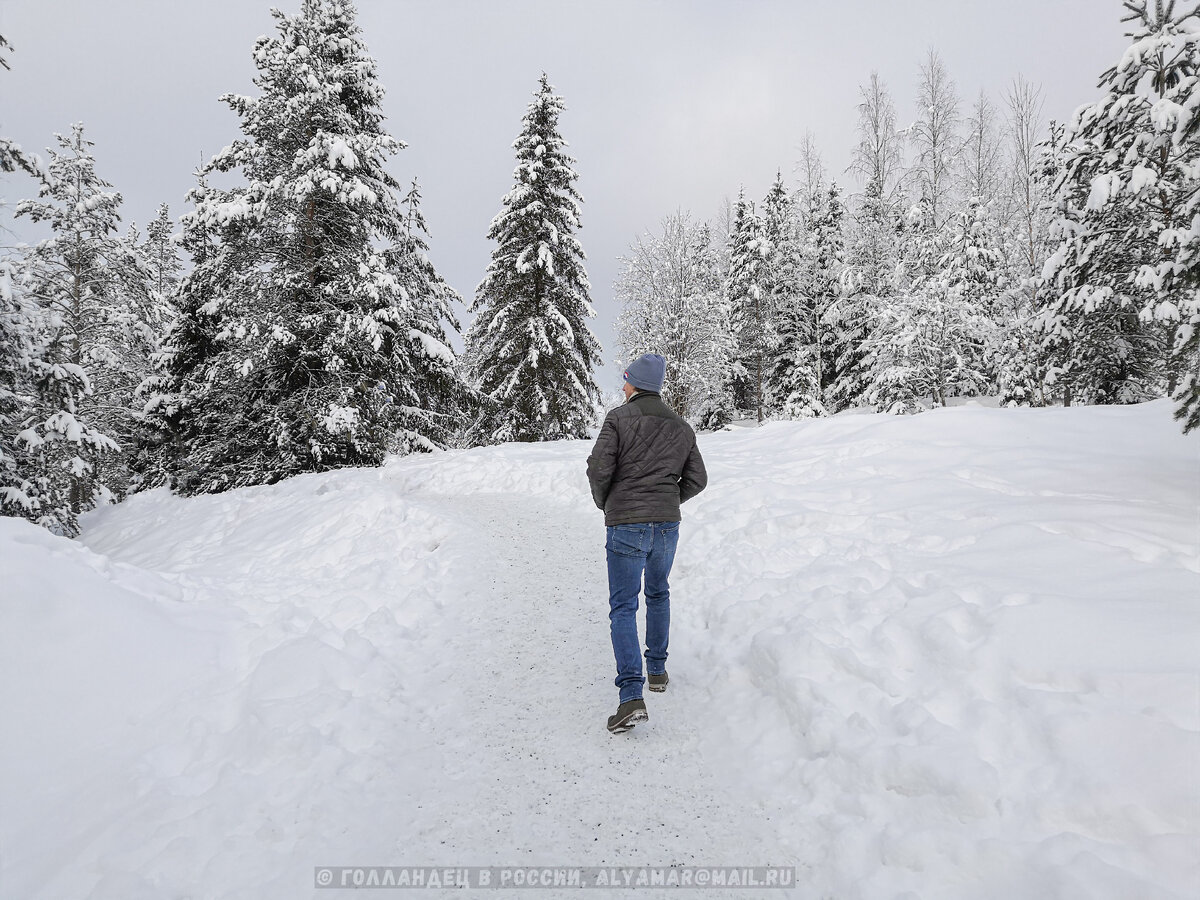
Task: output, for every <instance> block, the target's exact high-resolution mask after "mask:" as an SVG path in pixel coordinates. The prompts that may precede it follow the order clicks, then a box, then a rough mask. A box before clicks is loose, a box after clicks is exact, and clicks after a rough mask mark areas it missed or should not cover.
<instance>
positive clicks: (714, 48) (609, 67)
mask: <svg viewBox="0 0 1200 900" xmlns="http://www.w3.org/2000/svg"><path fill="white" fill-rule="evenodd" d="M299 3H300V0H288V2H285V3H283V4H282V8H283V9H285V10H286V11H289V12H293V11H295V10H296V9H298V8H299ZM268 9H269V2H268V0H264V2H259V0H0V34H4V35H5V37H7V38H8V40H9V42H10V43H11V44H12V45H13V47H14V48H15V49H14V50H13V52H12V53H11V54H10V56H9V62H10V64H11V66H12V71H11V72H7V73H5V72H0V99H2V105H0V134H4V135H6V136H8V137H11V138H13V139H15V140H17V141H18V142H19V143H20V144H21V145H22V146H23V147H25V148H26V149H27V150H34V151H37V152H38V153H41V154H42V155H43V156H44V148H45V147H47V146H49V145H50V144H51V143H52V141H53V138H52V135H53V134H54V133H55V132H60V133H68V132H69V127H70V124H71V123H72V122H75V121H82V122H84V124H85V126H86V132H85V133H86V135H87V136H88V137H89V138H90V139H91V140H93V141H95V143H96V147H95V154H96V158H97V167H98V171H99V173H100V175H101V177H103V178H105V179H106V180H108V181H110V182H112V184H113V185H114V186H115V187H116V189H117V190H119V191H121V193H122V194H123V195H124V198H125V205H124V218H125V221H126V222H129V221H131V220H132V221H136V222H137V223H138V224H139V225H144V224H145V223H146V222H147V221H148V220H149V219H150V218H152V217H153V215H154V211H155V209H156V207H157V206H158V204H159V203H162V202H166V203H169V204H170V206H171V211H172V214H173V215H174V216H178V215H180V214H181V213H182V212H184V211H185V207H184V195H185V194H186V192H187V191H188V190H189V188H190V187H191V186H192V184H193V177H192V173H193V171H194V170H195V168H196V167H197V165H198V164H199V163H200V162H201V161H202V160H206V159H208V158H209V157H210V156H211V155H212V154H214V153H215V152H216V151H218V150H220V149H221V147H223V146H225V145H226V144H228V143H229V142H230V141H231V140H233V139H234V138H235V137H236V136H237V134H238V132H237V119H236V117H235V116H234V115H233V113H232V112H230V111H229V109H228V108H227V107H226V106H225V105H224V104H221V103H219V102H218V101H217V98H218V96H220V95H221V94H222V93H224V92H226V91H232V92H235V93H243V94H252V93H253V92H254V86H253V84H252V82H251V79H252V78H253V76H254V67H253V64H252V62H251V59H250V50H251V47H252V45H253V43H254V40H255V38H256V37H257V36H258V35H260V34H264V33H267V32H270V31H272V28H273V20H272V18H271V16H270V14H269V12H268ZM358 9H359V22H360V24H361V26H362V28H363V31H364V33H365V38H366V42H367V46H368V47H369V49H370V51H371V53H372V54H373V55H374V56H375V57H376V58H377V59H378V60H379V73H380V78H381V80H382V82H383V84H384V85H385V86H386V88H387V89H388V94H387V98H386V100H385V106H384V111H385V113H386V114H387V116H388V126H389V129H390V131H391V133H392V134H393V135H394V136H396V137H398V138H400V139H401V140H403V141H405V142H406V143H407V144H408V145H409V146H408V149H406V150H404V151H402V152H401V153H400V154H399V155H398V156H396V157H395V158H394V160H393V162H392V166H391V168H392V171H393V173H394V174H395V175H396V177H398V178H399V179H400V180H401V181H402V182H407V181H408V180H409V179H411V178H412V177H413V176H416V177H417V178H419V179H420V181H421V183H422V186H423V193H424V198H425V213H426V217H427V219H428V222H429V226H430V230H431V231H432V241H431V255H432V257H433V261H434V263H435V264H436V265H437V266H438V268H439V270H440V271H441V272H442V273H443V274H444V275H445V276H446V278H447V279H448V280H449V282H450V283H451V284H452V285H453V286H454V287H455V288H456V289H458V291H459V292H460V293H462V294H463V296H464V297H466V298H468V299H470V297H471V296H472V295H473V292H474V289H475V286H476V284H477V283H478V282H479V280H480V279H481V278H482V276H483V273H484V270H485V268H486V266H487V263H488V258H489V253H490V251H491V246H490V245H489V243H488V242H487V240H486V239H485V234H486V232H487V228H488V224H489V222H490V221H491V219H492V217H493V216H494V215H495V214H496V212H497V211H498V210H499V207H500V198H501V197H502V196H503V195H504V194H505V193H506V192H507V191H508V189H509V187H510V186H511V183H512V170H513V167H514V164H515V163H514V159H513V155H512V150H511V146H510V145H511V143H512V141H513V139H514V138H515V137H516V135H517V132H518V130H519V126H520V120H521V116H522V114H523V113H524V110H525V106H526V104H527V103H528V102H529V99H530V96H531V94H532V92H533V90H534V88H535V87H536V82H537V79H538V76H539V75H540V73H541V72H542V70H545V71H546V72H547V73H548V74H549V76H550V81H551V83H552V84H553V85H554V86H555V87H556V88H557V90H558V92H559V93H560V94H562V95H563V96H564V97H565V98H566V102H567V107H568V108H567V111H566V112H565V113H564V115H563V117H562V121H561V126H562V131H563V135H564V137H565V138H566V140H567V141H568V143H569V144H570V147H571V152H572V153H573V154H574V156H575V157H576V158H577V160H578V165H577V168H578V171H579V174H580V179H579V188H580V191H581V192H582V194H583V196H584V200H585V203H584V207H583V214H584V218H583V230H582V232H581V233H580V235H579V237H580V239H581V240H582V242H583V245H584V248H585V249H586V251H587V253H588V271H589V274H590V277H591V282H592V289H593V301H594V304H595V306H596V310H597V313H598V316H597V318H596V319H595V320H593V322H592V326H593V330H594V331H595V333H596V335H597V337H598V338H599V339H600V341H601V343H602V344H603V346H604V361H605V362H606V363H608V364H609V365H608V366H607V368H606V369H605V370H604V371H602V372H601V373H599V377H600V382H601V386H602V387H603V388H604V389H605V390H606V391H608V390H610V389H612V388H614V387H615V386H616V385H617V383H618V382H619V377H620V376H619V372H617V371H616V370H615V368H614V366H612V365H611V363H612V361H613V360H614V358H615V357H616V355H617V348H616V346H615V339H614V332H613V323H614V321H615V318H616V314H617V308H616V304H615V302H614V300H613V296H612V285H613V281H614V280H615V278H616V275H617V272H618V269H619V263H618V261H617V257H619V256H620V255H621V254H622V253H624V252H625V250H626V248H627V247H628V246H629V243H630V241H631V240H632V239H633V238H634V237H635V236H636V235H637V234H638V233H640V232H644V231H646V230H653V229H654V228H655V227H656V226H657V224H658V222H659V221H660V220H661V219H662V217H663V216H665V215H667V214H669V213H670V212H672V211H674V210H675V209H676V208H683V209H685V210H691V211H692V212H693V213H694V214H695V215H696V216H697V217H699V218H712V217H714V216H715V214H716V211H717V210H718V208H719V207H720V205H721V203H722V200H723V198H725V197H727V196H734V195H736V193H737V190H738V187H739V185H740V184H745V186H746V189H747V192H748V194H749V195H750V196H751V197H755V198H758V197H761V196H763V195H764V194H765V193H766V190H767V188H768V186H769V185H770V182H771V181H772V179H773V178H774V175H775V172H776V170H777V169H781V170H782V171H783V173H784V175H785V177H786V178H787V179H788V181H789V184H794V179H793V178H792V169H793V166H794V165H795V162H796V157H797V146H798V145H799V143H800V141H801V140H802V138H803V136H804V133H805V132H806V131H811V132H812V133H813V135H814V137H815V139H816V141H817V144H818V146H819V148H820V149H821V152H822V156H823V157H824V160H825V163H826V166H827V168H828V169H829V170H830V172H831V173H832V174H833V175H834V176H835V177H837V178H839V180H841V181H843V182H844V183H845V184H846V185H847V186H848V187H849V188H850V189H851V190H854V189H856V188H857V187H858V186H857V185H856V184H854V182H853V181H850V180H849V176H846V175H844V174H843V173H844V170H845V168H846V166H847V165H848V163H849V156H850V151H851V148H852V146H853V143H854V128H855V123H856V117H857V112H856V109H855V104H856V103H857V102H858V100H859V97H858V89H859V86H860V85H861V84H863V83H865V82H866V81H867V79H868V78H869V77H870V73H871V71H872V70H876V71H878V72H879V74H880V76H881V77H882V78H883V80H884V82H885V83H886V84H887V85H888V87H889V89H890V90H891V93H892V96H893V99H894V100H895V102H896V107H897V111H898V114H899V119H900V122H901V124H907V123H908V122H911V121H912V120H913V119H914V118H915V117H916V111H915V108H914V103H913V99H914V96H915V92H916V83H917V78H918V66H919V65H920V62H921V60H922V59H923V58H924V56H925V54H926V52H927V50H928V48H930V47H934V48H936V49H937V51H938V52H939V53H940V54H941V56H942V58H943V60H944V62H945V64H946V67H947V69H948V71H949V73H950V75H951V77H952V78H953V79H954V81H955V82H956V84H957V88H958V93H959V96H960V97H961V98H963V105H964V107H965V106H966V105H967V104H968V103H969V102H970V100H972V99H973V98H974V97H975V96H976V95H977V94H978V92H979V91H980V89H983V90H986V91H988V92H989V93H990V94H991V95H992V97H993V98H994V99H995V100H997V101H999V99H1000V96H1001V94H1002V92H1003V91H1004V90H1005V88H1006V87H1007V86H1008V85H1009V84H1010V82H1011V81H1012V79H1013V78H1014V76H1016V75H1017V74H1018V73H1020V74H1022V75H1024V76H1025V77H1026V78H1027V79H1028V80H1030V81H1032V82H1034V83H1037V84H1040V85H1041V87H1042V88H1043V91H1044V97H1045V115H1046V118H1058V119H1066V118H1068V117H1069V116H1070V114H1071V113H1072V112H1073V111H1074V109H1075V108H1076V107H1077V106H1079V105H1080V104H1081V103H1084V102H1088V101H1090V100H1092V99H1094V98H1095V97H1096V96H1097V94H1098V92H1097V89H1096V81H1097V79H1098V77H1099V75H1100V73H1101V72H1102V71H1103V70H1104V69H1106V68H1108V67H1109V66H1111V65H1113V64H1114V63H1115V62H1116V61H1117V60H1118V59H1119V58H1120V54H1121V53H1122V51H1123V50H1124V48H1125V46H1126V44H1127V40H1126V39H1125V38H1124V37H1123V31H1124V26H1123V25H1122V24H1121V23H1120V21H1119V20H1120V3H1119V2H1117V0H1003V2H992V0H858V2H853V0H851V2H845V3H834V2H831V0H822V2H808V0H741V2H732V0H731V2H716V0H691V2H685V0H594V2H570V0H359V2H358ZM35 190H36V189H35V188H34V187H33V184H32V181H30V180H29V179H28V178H26V177H25V176H23V175H10V176H7V181H6V182H5V183H4V184H3V185H2V186H0V196H3V197H5V198H6V199H7V200H8V201H13V200H16V199H20V198H22V197H25V196H31V195H32V193H33V192H34V191H35ZM9 219H10V217H8V216H5V220H6V221H5V223H4V224H6V225H9V226H10V227H14V226H12V223H11V221H9ZM28 235H29V232H28V230H27V228H26V227H25V226H23V225H20V224H17V225H16V226H15V240H20V239H24V238H27V237H28ZM13 241H14V237H13V235H11V234H10V235H8V236H6V239H5V241H4V242H5V243H6V244H11V243H12V242H13ZM465 324H466V322H464V325H465Z"/></svg>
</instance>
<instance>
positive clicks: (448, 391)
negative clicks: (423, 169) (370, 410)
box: [389, 179, 479, 444]
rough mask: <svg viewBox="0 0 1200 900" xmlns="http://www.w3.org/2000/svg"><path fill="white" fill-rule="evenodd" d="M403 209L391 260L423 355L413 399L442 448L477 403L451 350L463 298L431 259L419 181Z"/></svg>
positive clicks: (412, 334) (417, 358) (416, 359)
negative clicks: (401, 226)
mask: <svg viewBox="0 0 1200 900" xmlns="http://www.w3.org/2000/svg"><path fill="white" fill-rule="evenodd" d="M402 205H403V207H404V230H403V232H402V233H401V234H400V236H399V238H398V239H397V241H396V244H395V247H394V248H393V249H392V251H391V253H390V255H389V259H390V261H391V266H392V271H393V272H394V273H395V275H396V278H397V279H398V280H399V282H400V285H401V287H403V288H404V292H405V294H406V295H407V297H408V303H409V307H410V309H411V315H412V317H413V318H412V321H411V322H410V323H409V324H410V328H409V336H410V339H411V340H415V341H418V342H420V345H421V346H420V350H421V351H422V352H420V353H416V354H414V356H413V363H414V366H415V367H416V369H417V371H416V373H415V375H416V377H415V383H417V384H419V385H422V386H423V390H424V395H423V398H418V397H413V398H412V401H414V402H420V401H421V399H423V400H424V409H425V411H426V412H427V413H428V415H429V418H428V423H429V424H428V427H429V433H430V436H431V437H432V438H433V439H435V440H436V441H437V442H438V443H439V444H448V443H452V442H454V441H455V435H456V433H458V432H459V431H461V430H462V428H463V426H464V425H465V424H466V422H467V418H468V416H469V415H470V411H471V410H472V409H473V408H477V407H478V405H479V398H478V397H477V396H476V395H474V394H473V393H472V392H471V391H470V390H469V389H468V387H467V385H466V384H465V383H464V381H463V380H462V378H461V377H460V376H459V375H458V373H457V370H456V364H457V359H456V357H455V354H454V351H453V350H452V349H450V335H449V330H450V329H453V330H454V331H455V332H461V331H462V326H461V325H460V324H459V321H458V317H457V316H456V315H455V313H454V304H455V303H461V302H462V298H461V297H460V296H459V294H458V291H456V290H454V288H452V287H450V285H449V284H448V283H447V282H446V279H445V278H443V277H442V275H441V273H439V272H438V271H437V269H436V268H435V267H434V265H433V262H432V261H431V260H430V258H429V226H428V225H427V224H426V222H425V215H424V213H423V212H422V211H421V189H420V186H419V185H418V184H417V181H416V180H415V179H414V180H413V182H412V185H411V187H410V188H409V191H408V193H407V194H406V195H405V197H404V200H403V202H402ZM414 349H416V348H414Z"/></svg>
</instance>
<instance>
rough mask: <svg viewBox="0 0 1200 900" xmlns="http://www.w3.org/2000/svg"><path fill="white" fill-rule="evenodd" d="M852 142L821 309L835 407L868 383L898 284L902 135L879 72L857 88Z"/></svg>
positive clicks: (854, 400) (849, 402)
mask: <svg viewBox="0 0 1200 900" xmlns="http://www.w3.org/2000/svg"><path fill="white" fill-rule="evenodd" d="M859 94H860V96H861V98H862V100H861V102H860V103H859V104H858V143H857V145H856V146H855V148H854V156H853V158H852V161H851V165H850V170H851V171H852V172H854V173H855V174H856V175H858V177H859V178H860V179H862V183H863V193H862V194H861V195H860V197H859V200H858V202H857V203H856V204H855V205H854V207H853V211H852V215H851V216H850V219H849V221H848V223H847V229H846V256H845V265H844V266H843V268H842V273H841V289H840V291H839V296H838V298H837V300H836V301H835V302H834V303H833V304H832V305H831V306H830V307H829V308H828V309H827V310H826V312H825V315H824V321H825V324H826V325H827V326H828V329H829V343H830V348H831V349H830V359H831V362H832V365H831V366H830V367H829V368H828V372H829V374H828V376H827V377H826V378H824V379H823V380H825V381H826V390H825V406H826V409H827V410H828V411H829V412H837V411H839V410H842V409H845V408H847V407H851V406H859V405H861V404H862V403H863V402H864V401H863V395H864V393H865V392H866V390H867V386H868V376H867V372H866V370H865V368H864V367H863V354H864V347H865V345H866V342H867V340H868V339H869V338H870V337H871V333H872V330H873V329H874V327H875V326H876V324H878V322H879V311H880V309H881V308H882V307H884V306H886V305H887V304H888V303H890V302H891V299H892V298H893V297H894V296H895V294H896V292H897V290H898V289H899V285H898V274H897V273H898V268H899V254H900V243H899V239H900V234H901V232H902V230H903V216H902V209H903V203H904V179H903V166H904V159H903V147H902V136H901V135H900V134H899V132H898V131H897V130H896V109H895V105H894V104H893V103H892V99H891V95H890V94H889V93H888V90H887V87H886V86H885V85H884V84H883V82H882V81H881V80H880V78H879V76H878V75H877V74H876V73H874V72H872V73H871V80H870V82H869V84H868V85H866V86H863V87H860V88H859Z"/></svg>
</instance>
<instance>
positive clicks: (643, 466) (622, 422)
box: [587, 391, 708, 525]
mask: <svg viewBox="0 0 1200 900" xmlns="http://www.w3.org/2000/svg"><path fill="white" fill-rule="evenodd" d="M587 473H588V481H589V482H591V485H592V499H593V500H595V501H596V506H598V507H599V508H600V509H602V510H604V524H605V525H627V524H630V523H633V522H678V521H679V519H680V516H679V504H680V503H683V502H684V501H685V500H690V499H691V498H692V497H694V496H696V495H697V494H698V493H700V492H701V491H702V490H704V487H705V485H707V484H708V473H707V472H705V471H704V460H703V459H701V458H700V449H699V448H698V447H697V446H696V434H695V432H694V431H692V428H691V426H690V425H688V423H687V422H685V421H683V419H681V418H680V417H679V416H677V415H676V414H675V413H674V412H673V411H672V410H671V409H670V408H669V407H668V406H667V405H666V404H665V403H663V402H662V398H661V397H660V396H659V395H658V394H655V393H652V392H650V391H642V392H639V393H637V394H634V395H633V397H631V398H630V399H629V400H627V401H626V402H625V403H624V404H623V405H621V406H618V407H617V408H616V409H614V410H611V411H610V412H609V414H608V415H607V416H605V417H604V424H603V425H602V426H601V428H600V434H599V436H598V437H597V438H596V446H595V447H593V448H592V455H591V456H589V457H588V466H587Z"/></svg>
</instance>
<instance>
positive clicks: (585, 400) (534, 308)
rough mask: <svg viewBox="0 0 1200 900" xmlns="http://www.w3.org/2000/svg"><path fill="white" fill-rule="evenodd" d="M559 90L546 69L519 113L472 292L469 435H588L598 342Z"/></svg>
mask: <svg viewBox="0 0 1200 900" xmlns="http://www.w3.org/2000/svg"><path fill="white" fill-rule="evenodd" d="M565 108H566V107H565V104H564V103H563V98H562V97H560V96H558V95H557V94H555V93H554V88H553V87H552V86H551V85H550V82H549V80H548V79H547V77H546V75H545V73H543V74H542V77H541V80H540V82H539V84H538V89H537V91H536V92H535V93H534V99H533V102H531V103H530V104H529V107H528V108H527V109H526V111H525V116H524V118H523V119H522V123H521V132H520V134H519V135H518V136H517V139H516V141H515V142H514V143H513V147H514V148H515V149H516V151H517V167H516V169H515V170H514V172H513V177H514V178H515V179H516V184H514V185H513V188H512V190H511V191H509V192H508V194H506V195H505V197H504V200H503V201H502V202H503V208H502V209H501V210H500V212H499V213H498V214H497V215H496V217H495V218H494V219H493V220H492V224H491V228H490V229H489V231H488V239H489V240H492V241H495V243H496V247H495V249H494V250H493V251H492V260H491V263H490V264H489V266H488V270H487V275H486V276H485V277H484V279H483V281H482V282H480V284H479V286H478V287H477V288H476V290H475V300H474V302H473V303H472V304H471V312H473V313H475V314H476V318H475V321H474V322H473V323H472V325H471V328H470V330H469V331H468V333H467V340H466V344H467V352H468V354H469V355H470V358H471V364H472V365H471V379H472V384H473V386H474V387H475V388H476V389H477V390H478V391H480V392H481V393H482V394H484V395H486V397H487V398H488V400H489V403H488V407H489V408H488V409H487V411H486V414H485V415H483V416H482V417H481V419H480V423H479V425H478V427H476V428H475V429H474V430H473V440H474V442H475V443H496V442H502V441H548V440H561V439H567V438H582V437H586V436H587V433H588V429H589V428H590V427H591V426H592V424H593V422H594V419H595V410H596V407H597V404H598V402H599V399H600V389H599V387H598V386H597V384H596V380H595V376H594V374H593V372H594V369H595V367H596V365H597V364H598V363H599V358H600V345H599V343H598V342H597V341H596V338H595V337H594V336H593V334H592V332H591V331H590V330H589V328H588V326H587V320H588V319H589V318H593V317H594V316H595V311H594V310H593V309H592V306H591V301H590V298H589V291H590V288H589V286H588V280H587V272H586V271H585V270H584V259H585V256H584V252H583V247H582V245H581V244H580V243H579V240H578V238H576V237H575V232H576V231H578V230H579V227H580V203H582V201H583V198H582V197H581V196H580V195H579V192H578V191H577V190H576V188H575V181H576V180H577V179H578V177H579V176H578V175H577V174H576V172H575V169H574V168H573V166H574V164H575V160H574V159H573V158H571V156H569V155H568V154H567V151H566V148H567V143H566V141H564V140H563V138H562V135H561V134H560V133H559V124H558V120H559V115H560V114H561V113H562V111H563V110H564V109H565Z"/></svg>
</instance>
